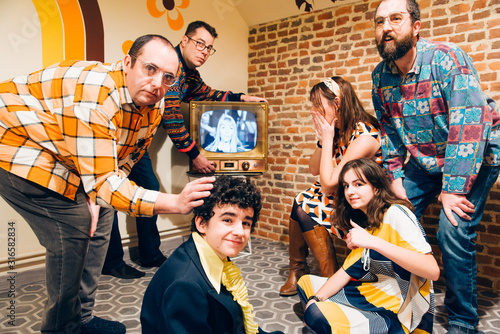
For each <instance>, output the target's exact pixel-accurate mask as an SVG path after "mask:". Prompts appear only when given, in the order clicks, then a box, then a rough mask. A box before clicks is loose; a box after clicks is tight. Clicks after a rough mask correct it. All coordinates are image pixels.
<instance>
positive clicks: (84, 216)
mask: <svg viewBox="0 0 500 334" xmlns="http://www.w3.org/2000/svg"><path fill="white" fill-rule="evenodd" d="M0 195H1V196H2V197H3V198H4V199H5V201H6V202H7V203H8V204H9V205H10V206H12V208H14V209H15V210H16V211H17V212H18V213H19V214H20V215H21V216H22V217H23V218H24V219H25V220H26V222H27V223H28V224H29V225H30V227H31V229H32V230H33V232H35V235H36V237H37V238H38V241H39V242H40V244H41V245H42V246H43V247H45V249H46V255H45V285H46V289H47V301H46V303H45V308H44V311H43V314H42V324H41V331H42V332H50V333H78V332H79V331H80V325H81V323H86V322H88V321H90V320H91V315H92V310H93V308H94V301H95V294H96V291H97V285H98V283H99V278H100V275H101V268H102V264H103V262H104V255H105V254H106V250H107V247H108V241H109V233H110V231H111V223H112V222H113V212H114V210H113V209H106V208H102V207H101V210H100V211H99V221H98V222H97V230H96V232H95V234H94V236H93V237H92V238H91V237H90V236H89V233H90V223H91V216H90V210H89V206H88V203H87V198H86V195H85V192H84V191H83V188H82V186H80V188H78V191H77V193H76V197H75V200H74V201H73V200H70V199H68V198H66V197H64V196H62V195H60V194H58V193H56V192H54V191H52V190H49V189H47V188H45V187H42V186H40V185H38V184H36V183H33V182H31V181H28V180H26V179H23V178H21V177H18V176H16V175H14V174H11V173H9V172H6V171H5V170H3V169H2V168H0Z"/></svg>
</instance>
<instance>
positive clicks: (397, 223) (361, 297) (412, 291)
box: [298, 159, 439, 334]
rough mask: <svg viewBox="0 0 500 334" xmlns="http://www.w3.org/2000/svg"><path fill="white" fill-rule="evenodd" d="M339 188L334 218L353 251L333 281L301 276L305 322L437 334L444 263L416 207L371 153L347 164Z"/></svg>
mask: <svg viewBox="0 0 500 334" xmlns="http://www.w3.org/2000/svg"><path fill="white" fill-rule="evenodd" d="M337 194H338V200H337V203H336V205H335V212H334V215H333V219H334V222H335V223H336V224H338V226H339V227H340V228H342V229H344V230H349V233H348V234H347V237H346V239H345V241H346V244H347V247H348V248H349V249H351V250H352V251H351V253H350V254H349V255H348V256H347V258H346V260H345V262H344V264H343V266H342V268H341V269H339V270H338V271H337V272H336V273H335V274H334V275H333V276H332V277H330V278H329V279H327V278H324V277H317V276H313V275H306V276H303V277H302V278H301V279H300V280H299V283H298V285H299V286H298V291H299V296H300V298H301V301H302V302H303V303H304V305H306V310H305V313H304V321H305V323H306V324H307V325H308V326H309V327H310V328H312V329H313V330H314V331H315V332H316V333H317V334H321V333H377V334H382V333H391V334H398V333H401V334H403V333H411V332H414V331H415V330H416V329H418V330H417V331H415V332H418V333H432V325H433V312H434V296H433V289H432V281H431V280H437V279H438V278H439V267H438V265H437V262H436V260H435V259H434V256H433V255H432V253H431V246H430V245H429V243H428V242H427V239H426V237H425V233H424V230H423V228H422V226H421V225H420V223H419V222H418V221H417V219H416V218H415V215H414V214H413V212H412V211H411V209H412V208H413V207H412V205H411V204H410V203H409V202H408V201H406V200H402V199H400V198H398V197H397V196H396V195H395V194H394V193H393V191H392V189H391V186H390V183H389V181H388V180H387V178H386V176H385V174H384V172H383V170H382V168H381V167H380V166H379V165H377V164H376V163H375V162H374V161H373V160H370V159H358V160H353V161H350V162H348V163H346V164H345V165H344V167H343V168H342V171H341V172H340V175H339V188H338V191H337ZM306 303H307V304H306Z"/></svg>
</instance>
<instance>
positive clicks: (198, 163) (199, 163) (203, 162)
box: [193, 153, 215, 174]
mask: <svg viewBox="0 0 500 334" xmlns="http://www.w3.org/2000/svg"><path fill="white" fill-rule="evenodd" d="M193 166H194V168H196V170H197V171H198V172H200V173H203V174H208V173H213V172H214V171H215V166H214V165H213V163H212V161H209V160H208V159H207V158H206V157H205V156H204V155H203V154H201V153H200V154H198V156H197V157H196V158H194V159H193Z"/></svg>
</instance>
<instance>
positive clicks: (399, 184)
mask: <svg viewBox="0 0 500 334" xmlns="http://www.w3.org/2000/svg"><path fill="white" fill-rule="evenodd" d="M391 185H392V191H393V192H394V194H395V195H396V196H398V197H399V198H401V199H405V200H408V197H407V196H406V190H405V188H404V187H403V179H402V178H399V179H395V180H394V181H392V184H391Z"/></svg>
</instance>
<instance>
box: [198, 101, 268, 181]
mask: <svg viewBox="0 0 500 334" xmlns="http://www.w3.org/2000/svg"><path fill="white" fill-rule="evenodd" d="M189 110H190V112H189V114H190V135H191V137H192V138H193V139H194V140H195V141H196V145H197V147H198V149H199V150H200V152H201V153H202V154H203V155H204V156H206V157H207V159H208V160H210V161H213V162H214V165H215V173H262V172H266V171H267V114H268V104H267V103H264V102H218V101H216V102H214V101H191V102H190V108H189ZM190 173H197V171H196V169H195V168H194V167H193V165H192V163H191V164H190Z"/></svg>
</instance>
